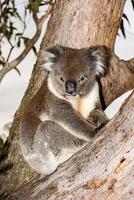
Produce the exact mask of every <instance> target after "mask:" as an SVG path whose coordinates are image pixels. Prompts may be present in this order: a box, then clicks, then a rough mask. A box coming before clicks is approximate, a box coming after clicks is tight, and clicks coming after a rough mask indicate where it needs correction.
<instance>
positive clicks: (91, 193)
mask: <svg viewBox="0 0 134 200" xmlns="http://www.w3.org/2000/svg"><path fill="white" fill-rule="evenodd" d="M133 198H134V92H133V94H132V95H131V96H130V97H129V98H128V100H127V101H126V102H125V103H124V105H123V106H122V107H121V109H120V111H119V113H118V114H117V115H116V117H114V119H112V120H111V121H110V122H109V123H108V124H107V126H106V127H105V128H104V129H103V130H102V131H101V132H100V133H99V135H98V136H97V137H96V138H95V139H94V140H93V141H92V142H90V143H89V144H87V145H86V146H85V147H83V149H81V150H80V151H78V152H77V153H76V154H75V155H74V156H73V157H72V158H71V159H69V160H68V161H66V162H65V163H63V164H62V165H60V166H59V167H58V169H57V170H56V171H55V172H54V173H52V174H51V175H50V176H48V177H41V176H37V177H36V178H35V179H34V180H32V181H31V182H30V183H27V184H26V185H25V186H23V187H21V188H20V189H19V190H18V191H17V192H15V193H14V194H12V195H10V196H7V197H6V198H4V199H5V200H26V199H28V200H35V199H36V200H41V199H43V200H49V199H51V200H54V199H56V200H62V199H70V200H71V199H79V200H84V199H85V200H86V199H89V200H93V199H96V200H97V199H107V200H110V199H112V200H113V199H116V200H117V199H124V200H125V199H126V200H128V199H129V200H131V199H133Z"/></svg>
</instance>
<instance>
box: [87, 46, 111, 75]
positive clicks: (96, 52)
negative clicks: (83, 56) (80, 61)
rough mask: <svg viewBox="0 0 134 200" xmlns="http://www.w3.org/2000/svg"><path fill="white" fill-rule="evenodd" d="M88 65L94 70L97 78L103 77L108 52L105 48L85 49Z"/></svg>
mask: <svg viewBox="0 0 134 200" xmlns="http://www.w3.org/2000/svg"><path fill="white" fill-rule="evenodd" d="M87 52H88V60H89V65H90V66H91V67H93V68H95V70H96V75H97V76H103V75H105V73H106V72H107V71H108V62H109V57H110V51H109V49H108V48H107V47H105V46H93V47H90V48H88V49H87Z"/></svg>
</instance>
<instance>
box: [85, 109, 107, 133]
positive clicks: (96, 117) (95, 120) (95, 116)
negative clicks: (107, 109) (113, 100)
mask: <svg viewBox="0 0 134 200" xmlns="http://www.w3.org/2000/svg"><path fill="white" fill-rule="evenodd" d="M88 121H89V122H90V123H92V124H93V125H95V126H96V127H97V130H99V129H101V128H102V127H103V126H105V125H106V124H107V122H108V121H109V120H108V118H107V116H106V115H105V113H104V112H103V111H100V110H93V111H91V113H90V115H89V117H88Z"/></svg>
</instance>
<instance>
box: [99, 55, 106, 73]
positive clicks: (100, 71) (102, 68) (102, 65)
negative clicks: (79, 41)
mask: <svg viewBox="0 0 134 200" xmlns="http://www.w3.org/2000/svg"><path fill="white" fill-rule="evenodd" d="M106 67H107V66H105V65H104V61H103V58H101V57H100V58H99V57H98V60H97V61H96V75H97V76H103V75H104V74H105V72H106Z"/></svg>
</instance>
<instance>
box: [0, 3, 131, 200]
mask: <svg viewBox="0 0 134 200" xmlns="http://www.w3.org/2000/svg"><path fill="white" fill-rule="evenodd" d="M124 4H125V0H123V1H122V0H119V1H116V0H112V1H107V0H104V1H101V0H98V1H94V0H93V1H91V0H88V1H82V0H75V1H65V0H64V1H61V0H57V1H56V3H55V5H54V8H53V14H52V16H51V18H50V20H49V23H48V28H47V31H46V34H45V36H44V38H43V40H42V43H41V46H40V51H39V54H38V59H37V62H36V65H35V67H34V70H33V73H32V77H31V79H30V83H29V86H28V89H27V91H26V93H25V95H24V98H23V100H22V103H21V106H20V108H19V109H18V111H17V112H16V114H15V118H14V122H13V126H12V129H11V132H10V138H9V140H8V141H9V143H8V145H9V149H8V152H9V153H8V156H7V158H5V160H3V161H2V164H1V165H2V166H3V168H4V166H5V168H6V167H7V168H8V169H9V170H7V172H6V174H5V175H3V173H1V174H0V179H1V182H2V184H1V185H0V188H1V192H5V191H6V192H7V193H9V196H7V199H11V198H13V199H15V198H16V199H26V198H28V199H42V198H43V199H49V198H50V197H52V199H58V198H59V199H64V198H66V197H69V195H70V199H76V197H78V195H81V196H80V199H82V198H83V199H86V198H87V199H93V198H94V199H97V198H98V196H97V195H102V194H104V197H106V196H107V197H108V194H107V193H106V194H105V187H106V184H108V186H109V187H108V188H109V192H110V195H115V193H114V190H113V188H114V186H115V184H117V183H118V184H119V182H118V181H119V179H118V177H117V176H116V178H115V176H114V175H115V174H117V175H118V173H119V171H120V169H122V168H123V167H124V168H123V170H124V171H123V172H124V173H126V172H128V173H129V174H131V175H132V173H131V169H132V168H131V167H130V168H129V166H128V165H127V164H126V165H125V164H124V163H126V162H125V161H126V160H129V159H128V158H129V156H128V155H129V153H130V154H131V155H132V153H133V148H129V150H128V149H127V150H126V152H127V151H129V153H128V154H125V157H122V155H121V153H122V151H123V153H124V149H123V150H122V151H121V149H120V147H121V145H122V146H123V145H124V144H126V145H127V144H128V147H130V145H131V147H132V145H133V142H132V143H131V144H129V140H128V138H130V139H131V141H132V139H133V134H132V133H133V132H134V123H133V122H134V116H133V107H134V106H133V102H134V101H133V99H134V95H133V94H132V95H131V96H130V97H129V99H128V102H127V103H125V104H124V106H123V107H122V109H121V110H120V112H119V114H118V115H117V116H116V117H115V119H113V120H112V121H111V122H110V123H109V124H108V125H107V126H106V127H105V128H104V129H103V130H102V131H101V133H100V135H99V136H98V137H97V138H94V141H92V142H91V144H90V143H89V144H87V146H86V147H84V148H83V149H82V150H81V151H79V152H77V153H76V155H74V156H73V158H71V159H70V160H69V161H67V162H66V163H63V164H62V165H61V166H60V167H59V168H58V169H57V170H56V172H55V173H53V174H52V175H50V176H48V177H43V178H42V177H41V176H40V175H38V176H36V175H37V173H35V172H33V171H32V170H31V169H30V168H29V167H28V166H27V164H26V163H25V161H24V160H23V158H22V155H21V153H20V149H19V121H20V119H21V116H22V114H23V110H24V107H25V106H26V105H27V102H28V101H29V99H30V98H32V96H33V95H34V94H35V93H36V91H37V90H38V89H39V87H40V86H41V84H42V83H43V81H44V79H45V78H46V74H45V73H44V71H42V69H41V68H40V65H41V63H42V62H43V60H42V51H43V49H44V48H46V47H48V46H51V45H54V44H57V43H58V44H61V45H63V46H69V47H73V48H74V47H75V48H81V47H87V46H91V45H96V44H100V45H101V44H102V45H104V44H105V45H107V46H108V47H110V48H111V49H112V50H113V48H114V43H115V37H116V35H117V31H118V27H119V24H120V20H121V16H122V12H123V7H124ZM72 33H73V34H72ZM111 54H112V55H111V61H110V69H109V73H108V75H107V76H106V77H104V78H102V79H101V83H102V91H103V96H104V103H105V105H106V106H107V105H109V104H110V103H111V102H112V101H113V100H114V99H115V98H117V97H118V96H120V95H121V94H123V93H124V92H126V91H127V90H129V89H132V88H133V87H134V67H133V65H134V59H131V60H129V61H124V60H120V59H119V58H118V57H117V56H116V55H115V54H114V52H112V53H111ZM123 122H125V123H124V124H123ZM116 133H117V134H118V135H119V137H120V136H121V135H122V137H124V140H123V138H122V137H120V139H119V140H118V137H117V134H116ZM116 139H117V143H118V145H117V143H116V142H115V141H116ZM124 142H126V143H124ZM8 145H6V146H8ZM109 147H110V148H109ZM112 148H113V149H112ZM104 149H108V155H113V157H112V158H110V157H109V156H107V157H106V159H108V158H109V159H108V160H107V161H109V162H114V163H115V165H116V164H117V163H118V162H117V160H114V159H115V158H116V153H118V152H119V151H120V153H118V161H120V165H119V168H117V170H116V171H114V169H115V168H114V166H113V165H108V166H109V167H110V169H111V170H109V169H107V168H106V165H103V166H104V169H106V170H108V172H109V173H108V172H107V171H105V170H103V169H101V167H102V165H100V164H99V162H100V161H101V160H102V161H103V159H102V158H103V155H104V154H103V153H104V152H103V151H104ZM114 150H115V151H114ZM98 151H100V155H99V153H98ZM91 152H92V153H93V154H91ZM101 152H102V154H101ZM80 163H81V164H80ZM83 164H84V165H83ZM89 164H90V165H91V169H92V170H93V169H94V170H95V171H94V174H95V175H96V176H92V173H91V172H92V170H91V171H90V170H89V171H87V168H86V167H84V166H85V165H86V166H89V168H90V165H89ZM105 164H106V162H105ZM118 164H119V163H118ZM130 164H132V162H130ZM95 166H97V167H95ZM126 166H127V167H126ZM97 170H98V171H97ZM129 170H130V171H129ZM112 172H114V173H115V174H112ZM116 172H117V173H116ZM69 174H70V176H69ZM106 174H107V175H109V177H111V179H107V178H106ZM63 175H64V176H63ZM103 175H104V177H105V178H103ZM112 175H113V176H112ZM119 175H120V176H121V174H119ZM126 175H127V173H126ZM131 175H130V176H128V177H129V178H130V179H129V180H131V178H132V177H131ZM62 176H63V177H62ZM31 177H34V180H33V181H31V182H30V183H28V184H27V185H26V186H24V187H22V188H21V189H20V190H19V191H18V192H16V193H14V194H11V192H12V191H15V190H16V189H18V187H20V186H22V185H23V184H24V182H27V181H29V179H30V178H31ZM77 177H79V178H78V179H77ZM82 177H85V178H86V177H87V178H86V179H85V178H84V179H82ZM122 177H123V178H124V179H123V180H124V185H127V178H126V177H127V176H122ZM64 178H65V179H64ZM63 179H64V180H63ZM58 181H60V184H58ZM72 184H73V185H74V187H73V186H72ZM118 184H117V186H119V185H118ZM131 186H132V187H133V185H131ZM131 186H130V187H131ZM63 187H65V190H64V189H63ZM122 187H123V186H122ZM130 187H129V188H128V189H129V190H126V193H125V192H124V193H125V194H127V195H129V196H127V197H131V193H132V191H130ZM34 188H35V192H33V191H34ZM46 193H47V194H46ZM118 193H120V190H119V192H118V191H116V194H117V199H118V198H119V197H121V196H119V195H118ZM20 194H21V195H20ZM32 194H34V195H32ZM43 195H44V196H43ZM46 195H48V196H46ZM82 195H84V196H82ZM87 195H88V197H87ZM89 195H90V196H89ZM105 195H106V196H105ZM1 197H2V198H3V195H2V196H1ZM89 197H90V198H89ZM110 197H111V196H110ZM113 197H115V196H113Z"/></svg>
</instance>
